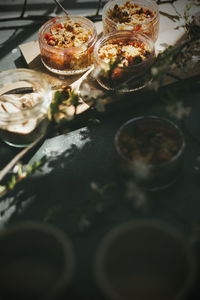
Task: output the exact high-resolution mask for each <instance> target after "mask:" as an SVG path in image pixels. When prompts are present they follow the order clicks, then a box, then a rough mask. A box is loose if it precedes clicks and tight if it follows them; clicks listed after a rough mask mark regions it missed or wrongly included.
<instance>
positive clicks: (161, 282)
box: [94, 218, 197, 300]
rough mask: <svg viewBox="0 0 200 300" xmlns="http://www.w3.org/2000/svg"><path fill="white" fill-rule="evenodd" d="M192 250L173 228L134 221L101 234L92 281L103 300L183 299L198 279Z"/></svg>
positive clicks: (150, 220)
mask: <svg viewBox="0 0 200 300" xmlns="http://www.w3.org/2000/svg"><path fill="white" fill-rule="evenodd" d="M196 263H197V262H196V259H195V253H194V249H193V248H192V247H191V245H189V243H188V241H187V240H186V238H185V237H184V235H183V234H182V233H181V232H179V231H178V230H177V229H176V228H174V227H172V226H170V225H169V224H167V223H165V222H162V221H160V220H154V219H144V218H143V219H140V220H139V219H138V220H134V221H129V222H127V223H124V224H120V225H118V226H117V227H115V228H113V229H112V230H111V231H110V232H108V233H107V234H106V236H105V237H104V238H103V240H102V241H101V242H100V244H99V247H98V249H97V253H96V257H95V268H94V270H95V275H96V281H97V283H98V286H99V288H100V289H101V290H102V292H103V293H104V295H105V296H106V299H111V300H122V299H123V300H132V299H137V300H144V299H149V300H150V299H151V300H152V299H156V300H172V299H173V300H175V299H176V300H183V299H188V294H190V293H191V291H192V288H193V287H194V283H195V280H196V275H197V268H196Z"/></svg>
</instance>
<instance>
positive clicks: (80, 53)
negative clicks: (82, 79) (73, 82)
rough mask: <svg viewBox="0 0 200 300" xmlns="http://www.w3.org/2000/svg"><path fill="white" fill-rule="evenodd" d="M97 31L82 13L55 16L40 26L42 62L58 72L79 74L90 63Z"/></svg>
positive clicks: (52, 70) (61, 73)
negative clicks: (78, 14)
mask: <svg viewBox="0 0 200 300" xmlns="http://www.w3.org/2000/svg"><path fill="white" fill-rule="evenodd" d="M96 39H97V32H96V28H95V25H94V23H93V22H91V21H90V20H89V19H87V18H85V17H80V16H70V18H68V17H66V16H64V17H56V18H54V19H51V20H49V21H48V22H46V23H45V24H43V26H42V27H41V28H40V30H39V46H40V53H41V59H42V63H43V64H44V66H45V67H46V68H47V69H48V70H49V71H51V72H53V73H56V74H60V75H73V74H80V73H83V72H85V71H86V70H87V69H89V68H90V67H91V65H92V63H93V49H94V44H95V42H96Z"/></svg>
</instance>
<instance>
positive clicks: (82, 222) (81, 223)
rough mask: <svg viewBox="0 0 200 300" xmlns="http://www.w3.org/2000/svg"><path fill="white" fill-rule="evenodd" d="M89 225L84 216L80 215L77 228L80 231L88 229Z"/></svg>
mask: <svg viewBox="0 0 200 300" xmlns="http://www.w3.org/2000/svg"><path fill="white" fill-rule="evenodd" d="M90 225H91V223H90V221H89V220H88V218H87V217H86V216H85V215H82V216H81V217H80V220H79V223H78V227H79V229H80V230H81V231H83V230H85V229H87V228H88V227H90Z"/></svg>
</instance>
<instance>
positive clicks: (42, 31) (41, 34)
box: [38, 15, 97, 55]
mask: <svg viewBox="0 0 200 300" xmlns="http://www.w3.org/2000/svg"><path fill="white" fill-rule="evenodd" d="M70 19H72V20H73V19H80V20H81V21H84V22H85V23H86V22H87V23H88V25H90V26H91V27H92V28H91V29H92V35H91V36H90V38H89V39H88V41H87V42H85V43H83V44H81V45H80V46H78V47H68V48H59V47H57V48H55V47H52V46H49V45H48V44H47V43H44V41H43V38H44V34H45V31H46V27H47V26H48V25H50V24H51V23H52V25H53V24H54V25H55V24H56V21H59V20H68V17H67V16H58V17H55V18H52V19H50V20H49V21H47V22H46V23H44V24H43V25H42V26H41V27H40V29H39V34H38V40H39V44H41V45H42V47H44V48H45V49H48V50H49V51H50V52H55V51H58V52H59V54H60V55H65V54H66V53H67V52H69V51H71V50H77V51H78V50H80V51H79V52H80V53H81V52H85V51H86V50H82V49H81V48H82V47H87V46H88V45H90V44H91V45H92V44H93V43H94V40H96V37H97V31H96V27H95V25H94V23H93V22H92V21H91V20H89V19H88V18H86V17H84V16H77V15H70ZM84 22H83V23H84Z"/></svg>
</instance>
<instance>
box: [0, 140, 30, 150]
mask: <svg viewBox="0 0 200 300" xmlns="http://www.w3.org/2000/svg"><path fill="white" fill-rule="evenodd" d="M3 141H4V143H6V144H7V145H9V146H12V147H15V148H26V147H28V146H29V145H30V144H31V143H29V144H13V143H10V142H8V141H5V140H3Z"/></svg>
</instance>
